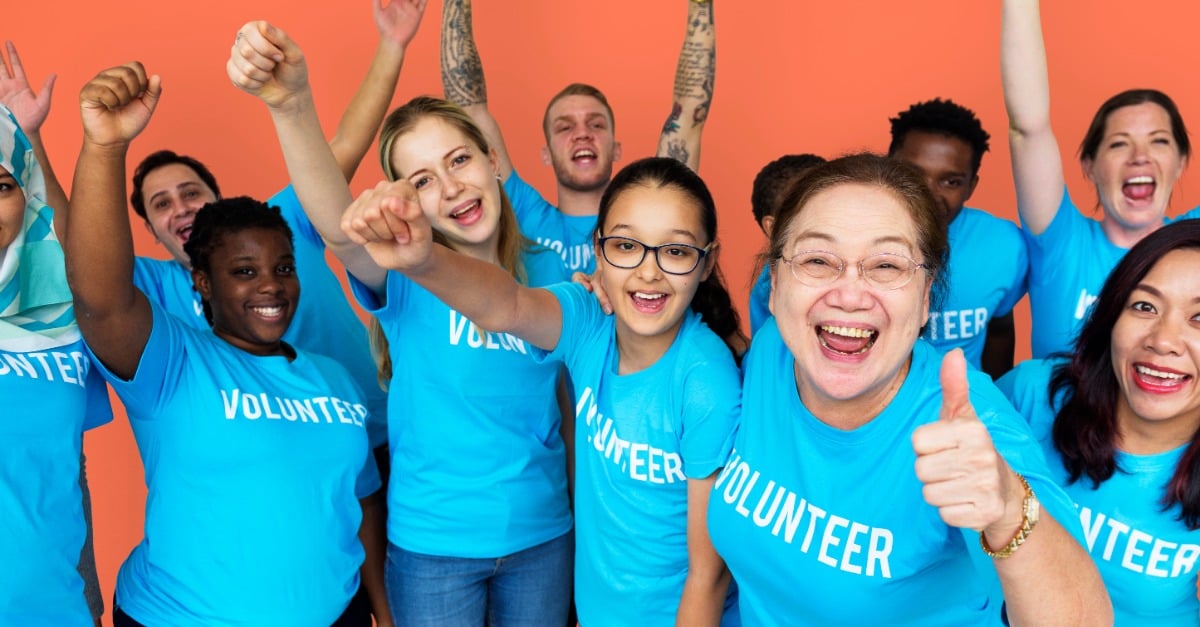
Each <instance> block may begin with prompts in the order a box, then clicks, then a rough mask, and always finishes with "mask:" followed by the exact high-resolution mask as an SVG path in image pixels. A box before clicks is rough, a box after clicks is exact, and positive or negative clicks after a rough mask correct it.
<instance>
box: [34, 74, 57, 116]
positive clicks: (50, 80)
mask: <svg viewBox="0 0 1200 627" xmlns="http://www.w3.org/2000/svg"><path fill="white" fill-rule="evenodd" d="M56 80H58V75H57V74H51V75H50V76H47V77H46V80H45V81H42V90H41V91H39V92H38V95H37V103H38V106H39V107H41V108H42V110H49V109H50V96H51V94H53V93H54V81H56Z"/></svg>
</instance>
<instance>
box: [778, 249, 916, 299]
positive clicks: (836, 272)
mask: <svg viewBox="0 0 1200 627" xmlns="http://www.w3.org/2000/svg"><path fill="white" fill-rule="evenodd" d="M779 260H780V261H782V262H783V263H785V264H787V265H788V267H789V268H791V270H792V276H794V277H796V280H797V281H799V282H801V283H803V284H805V285H807V286H809V287H823V286H825V285H829V284H830V283H833V282H834V281H836V280H838V278H840V277H841V276H842V275H843V274H845V272H846V265H847V262H846V260H845V259H842V258H841V257H838V256H837V255H835V254H833V253H831V252H829V251H827V250H802V251H800V252H798V253H796V254H795V255H794V256H793V257H792V258H791V259H788V258H786V257H780V258H779ZM917 270H924V271H926V272H928V271H929V266H927V265H925V264H923V263H917V262H916V260H914V259H909V258H908V257H905V256H904V255H893V254H891V253H878V254H875V255H868V256H866V257H863V258H862V259H860V260H859V261H858V274H859V276H861V277H862V278H864V279H866V281H867V283H868V284H870V285H871V286H873V287H876V288H879V289H881V290H898V289H900V288H902V287H904V286H905V285H908V283H909V281H912V278H913V275H915V274H916V273H917Z"/></svg>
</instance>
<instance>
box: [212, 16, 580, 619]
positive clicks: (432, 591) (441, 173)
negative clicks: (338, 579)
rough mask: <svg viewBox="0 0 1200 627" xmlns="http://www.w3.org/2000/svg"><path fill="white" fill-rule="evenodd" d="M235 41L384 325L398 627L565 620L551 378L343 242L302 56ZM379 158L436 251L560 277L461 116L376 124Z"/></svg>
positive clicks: (436, 114)
mask: <svg viewBox="0 0 1200 627" xmlns="http://www.w3.org/2000/svg"><path fill="white" fill-rule="evenodd" d="M241 32H242V37H241V41H242V42H243V44H241V45H238V46H236V47H235V50H234V58H233V59H232V60H231V62H230V64H229V68H230V77H231V79H232V80H233V81H234V83H235V84H237V85H239V86H241V87H242V88H243V89H246V90H247V91H249V92H251V93H254V94H256V95H258V96H259V97H261V98H262V99H263V100H264V101H265V102H266V103H267V105H268V107H270V109H271V112H272V116H273V118H274V120H275V123H276V129H277V131H278V133H279V138H280V142H281V144H282V146H283V149H284V150H283V152H284V155H285V157H286V159H287V162H288V170H289V175H290V176H291V178H292V180H294V181H296V192H297V194H298V195H299V197H300V200H301V204H302V205H303V207H304V209H305V211H306V212H307V213H308V215H309V217H310V219H311V220H312V223H313V225H314V226H316V228H317V230H318V231H319V232H320V233H321V236H322V237H323V238H324V239H325V240H326V242H328V244H329V247H330V249H331V250H333V251H334V253H335V254H336V255H337V256H338V258H339V259H341V260H342V262H343V264H345V266H346V268H347V269H348V270H349V272H350V274H351V279H352V280H351V283H352V286H353V289H354V292H355V296H356V297H357V298H358V299H359V301H360V302H361V303H362V304H363V305H364V307H365V308H366V309H368V310H369V311H370V312H371V313H372V314H373V315H375V316H376V317H377V318H378V319H379V320H380V325H381V327H382V329H383V331H384V334H385V335H386V338H387V341H388V342H387V343H388V345H389V349H388V350H389V356H390V358H391V363H392V364H394V366H395V367H394V373H393V375H392V377H391V380H390V382H389V384H388V390H389V406H388V415H389V429H388V431H389V443H390V449H391V455H392V460H391V467H392V468H393V469H394V470H395V472H394V473H393V474H392V478H391V482H390V484H389V488H388V510H389V519H388V540H389V547H388V560H387V579H388V581H387V584H388V585H387V587H388V594H389V601H390V602H391V608H392V613H393V615H394V618H395V620H396V623H397V624H401V625H439V626H441V625H476V626H477V625H481V624H484V622H485V621H486V622H487V624H490V625H500V626H503V625H508V624H514V625H517V624H519V625H561V624H565V623H566V621H567V614H568V612H569V609H570V598H571V597H570V571H571V556H572V544H573V543H572V535H571V527H572V523H571V513H570V507H569V503H568V499H567V481H566V455H565V446H564V443H563V439H562V437H561V436H560V434H559V428H560V425H561V422H562V419H561V413H560V410H559V408H558V405H557V403H556V399H555V387H556V384H557V380H558V374H559V371H560V370H561V364H558V363H554V362H552V361H542V362H539V361H535V360H534V359H533V358H532V357H531V356H530V355H529V353H530V349H529V347H528V346H527V345H526V344H525V342H523V341H521V340H519V339H517V338H515V337H512V336H509V335H505V334H499V333H490V332H488V331H485V330H484V329H485V328H491V327H486V326H485V325H477V321H474V320H473V319H471V316H470V315H469V314H467V313H466V312H461V313H460V311H457V310H454V309H451V308H450V307H448V306H446V305H445V304H444V303H442V302H440V301H439V300H438V299H437V298H436V297H435V296H434V295H433V294H431V293H430V292H429V291H427V290H426V289H424V288H423V287H421V286H420V285H419V284H417V283H414V282H413V281H411V280H409V279H408V278H407V277H405V276H403V275H401V274H398V273H394V272H391V273H389V272H387V271H386V270H385V269H384V268H383V267H380V266H379V265H377V264H376V263H375V262H374V261H373V260H372V259H371V258H370V257H369V256H367V255H366V254H365V252H364V251H363V249H362V248H361V247H360V246H357V245H356V244H354V243H353V242H351V241H349V240H348V239H347V238H346V236H345V235H344V234H342V232H341V231H340V230H339V227H338V225H339V221H340V219H341V214H342V210H343V209H345V207H346V205H348V204H349V203H350V194H349V190H348V188H347V186H346V181H345V178H344V177H342V176H341V174H340V172H339V171H338V169H337V166H336V163H335V162H334V161H333V157H332V154H331V153H330V151H329V148H328V145H327V144H326V143H325V140H324V138H323V137H322V135H321V130H320V125H319V124H318V123H317V119H316V116H315V114H313V113H312V111H313V110H312V107H311V104H312V102H311V92H310V91H309V88H308V85H307V80H306V78H305V77H304V64H303V57H302V55H301V54H300V51H299V49H298V48H297V47H296V46H295V44H294V43H292V42H291V41H290V40H288V39H287V37H286V35H284V34H283V33H281V32H279V31H278V30H277V29H274V28H272V27H270V26H268V25H266V24H263V23H252V24H248V25H247V26H246V27H244V28H243V29H242V31H241ZM275 54H277V55H278V57H275V56H273V55H275ZM243 55H248V56H243ZM276 59H280V61H279V62H278V63H276ZM246 61H248V63H246ZM262 67H267V68H271V69H270V70H269V71H261V70H258V69H257V68H262ZM243 68H254V69H250V70H246V71H243ZM380 151H381V156H382V160H383V167H384V172H385V173H386V174H387V176H388V177H389V178H392V179H401V180H402V181H404V183H403V184H404V185H406V186H410V187H408V188H409V189H411V188H412V186H415V187H416V188H418V189H419V194H420V205H421V207H422V208H423V209H424V210H425V212H426V214H427V216H428V220H429V221H430V222H432V223H433V224H434V228H436V230H437V236H436V237H437V238H438V241H440V242H442V243H443V244H445V245H446V246H449V247H452V248H453V249H455V250H458V251H460V252H461V253H462V254H464V255H467V256H469V257H471V258H473V259H476V260H478V261H479V263H480V264H482V265H484V266H486V267H488V268H490V269H494V270H495V271H496V272H497V273H498V274H500V276H502V277H504V278H505V280H507V281H511V282H513V283H514V284H515V283H517V281H518V278H520V279H522V280H526V281H528V283H529V284H532V285H542V284H547V283H552V282H557V281H560V280H562V278H563V276H562V270H561V263H560V261H559V259H558V258H557V256H555V255H554V254H553V253H551V252H549V251H544V252H537V251H534V250H530V249H529V247H528V245H527V243H526V241H525V239H524V238H522V237H521V234H520V233H519V232H518V230H517V225H516V219H515V217H514V214H513V212H512V208H511V206H510V205H509V203H508V201H507V199H506V197H505V196H504V193H503V190H502V189H501V186H500V181H499V180H498V179H497V178H496V167H497V165H496V156H495V153H494V152H493V151H492V150H491V149H490V148H489V146H488V144H487V142H486V140H485V139H484V137H483V134H482V133H481V132H480V131H479V129H478V128H477V127H476V126H475V125H474V123H472V122H471V120H470V118H469V117H468V116H467V115H466V114H465V113H463V111H462V110H461V109H459V108H458V107H455V106H454V105H451V104H449V103H447V102H445V101H442V100H436V99H433V98H417V99H415V100H413V101H412V102H410V103H408V104H406V105H404V106H403V107H400V108H399V109H397V110H396V111H394V112H393V113H392V114H391V115H389V116H388V118H387V120H386V121H385V122H384V128H383V130H382V132H381V136H380Z"/></svg>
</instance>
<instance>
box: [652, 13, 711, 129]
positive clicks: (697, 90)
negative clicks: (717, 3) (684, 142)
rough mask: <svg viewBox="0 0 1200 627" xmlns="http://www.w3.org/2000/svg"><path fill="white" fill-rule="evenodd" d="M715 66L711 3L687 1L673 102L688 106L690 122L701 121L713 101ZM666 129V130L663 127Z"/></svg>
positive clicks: (698, 122)
mask: <svg viewBox="0 0 1200 627" xmlns="http://www.w3.org/2000/svg"><path fill="white" fill-rule="evenodd" d="M716 68H717V37H716V30H715V29H714V27H713V3H712V2H704V3H698V2H689V3H688V28H687V37H686V38H685V39H684V41H683V50H681V51H680V52H679V63H678V65H676V67H675V103H676V107H679V108H683V107H681V103H682V104H683V105H684V106H686V107H687V108H689V109H691V118H692V123H694V124H702V123H703V122H704V120H705V119H707V118H708V108H709V105H711V104H712V96H713V82H714V81H715V79H716ZM664 131H665V129H664Z"/></svg>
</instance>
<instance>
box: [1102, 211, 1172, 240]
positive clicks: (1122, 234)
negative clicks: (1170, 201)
mask: <svg viewBox="0 0 1200 627" xmlns="http://www.w3.org/2000/svg"><path fill="white" fill-rule="evenodd" d="M1162 225H1163V221H1162V220H1161V219H1160V220H1159V221H1158V222H1155V223H1154V224H1152V225H1150V226H1147V227H1145V228H1141V229H1130V228H1128V227H1125V226H1122V225H1121V224H1119V223H1118V222H1117V221H1116V220H1114V219H1112V218H1111V217H1110V216H1108V215H1105V216H1104V219H1103V220H1101V221H1100V228H1101V229H1102V230H1103V231H1104V236H1105V237H1107V238H1108V241H1110V242H1112V243H1113V244H1114V245H1116V246H1120V247H1121V248H1133V245H1134V244H1137V243H1138V242H1140V241H1142V238H1144V237H1146V236H1147V235H1149V234H1151V233H1153V232H1154V231H1156V230H1158V229H1159V228H1160V227H1162Z"/></svg>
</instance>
